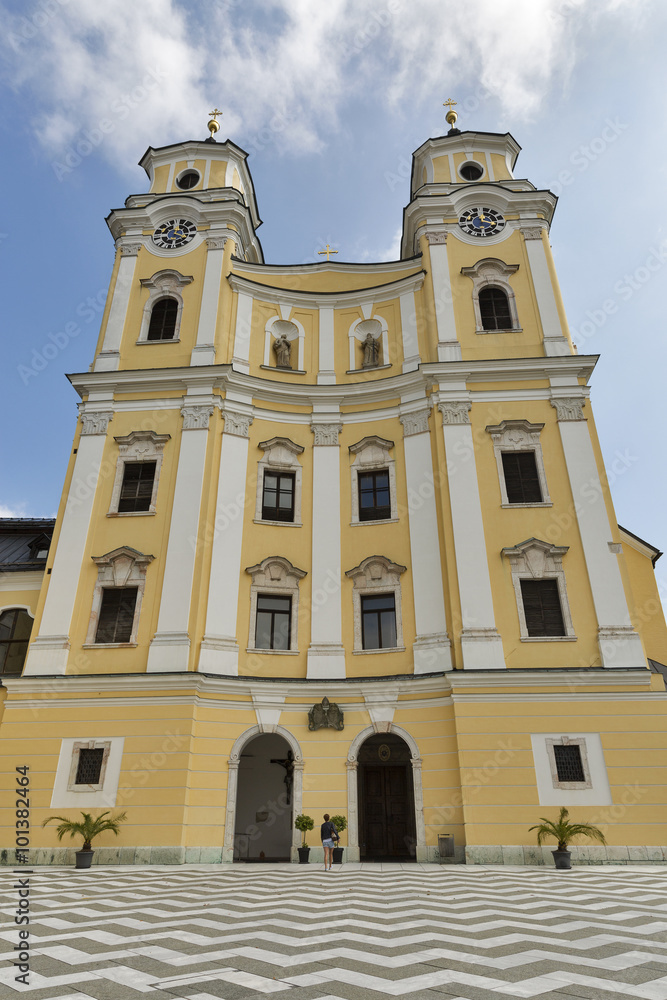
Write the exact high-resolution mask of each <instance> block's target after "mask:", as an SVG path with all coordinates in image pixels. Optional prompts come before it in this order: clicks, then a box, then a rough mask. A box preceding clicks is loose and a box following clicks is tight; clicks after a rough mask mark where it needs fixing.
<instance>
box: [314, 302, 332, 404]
mask: <svg viewBox="0 0 667 1000" xmlns="http://www.w3.org/2000/svg"><path fill="white" fill-rule="evenodd" d="M319 327H320V338H319V353H320V370H319V372H318V373H317V384H318V385H335V383H336V371H335V363H334V311H333V308H332V307H331V306H320V323H319Z"/></svg>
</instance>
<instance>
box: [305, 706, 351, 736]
mask: <svg viewBox="0 0 667 1000" xmlns="http://www.w3.org/2000/svg"><path fill="white" fill-rule="evenodd" d="M344 726H345V724H344V722H343V713H342V712H341V710H340V708H339V707H338V705H333V704H331V703H330V701H329V699H328V698H322V701H321V703H320V704H319V705H313V707H312V708H311V709H310V711H309V712H308V728H309V729H310V730H311V732H312V731H313V730H315V729H338V730H340V729H343V728H344Z"/></svg>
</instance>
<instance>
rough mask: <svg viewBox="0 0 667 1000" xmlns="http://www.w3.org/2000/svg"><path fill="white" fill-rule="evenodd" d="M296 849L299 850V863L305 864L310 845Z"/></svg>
mask: <svg viewBox="0 0 667 1000" xmlns="http://www.w3.org/2000/svg"><path fill="white" fill-rule="evenodd" d="M297 850H298V851H299V864H300V865H307V864H308V855H309V854H310V847H299V848H297Z"/></svg>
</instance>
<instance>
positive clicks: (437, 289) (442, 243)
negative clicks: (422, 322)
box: [426, 232, 462, 361]
mask: <svg viewBox="0 0 667 1000" xmlns="http://www.w3.org/2000/svg"><path fill="white" fill-rule="evenodd" d="M426 239H427V241H428V244H429V252H430V255H431V281H432V284H433V296H434V298H435V322H436V326H437V329H438V361H460V360H461V357H462V355H461V345H460V344H459V342H458V337H457V336H456V323H455V322H454V295H453V293H452V283H451V281H450V278H449V261H448V259H447V233H445V232H428V233H426Z"/></svg>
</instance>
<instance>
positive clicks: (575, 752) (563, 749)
mask: <svg viewBox="0 0 667 1000" xmlns="http://www.w3.org/2000/svg"><path fill="white" fill-rule="evenodd" d="M553 750H554V758H555V760H556V772H557V774H558V780H559V781H586V775H585V774H584V765H583V762H582V760H581V747H580V746H579V745H578V744H577V743H569V744H561V745H559V744H558V743H556V744H554V748H553Z"/></svg>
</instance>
